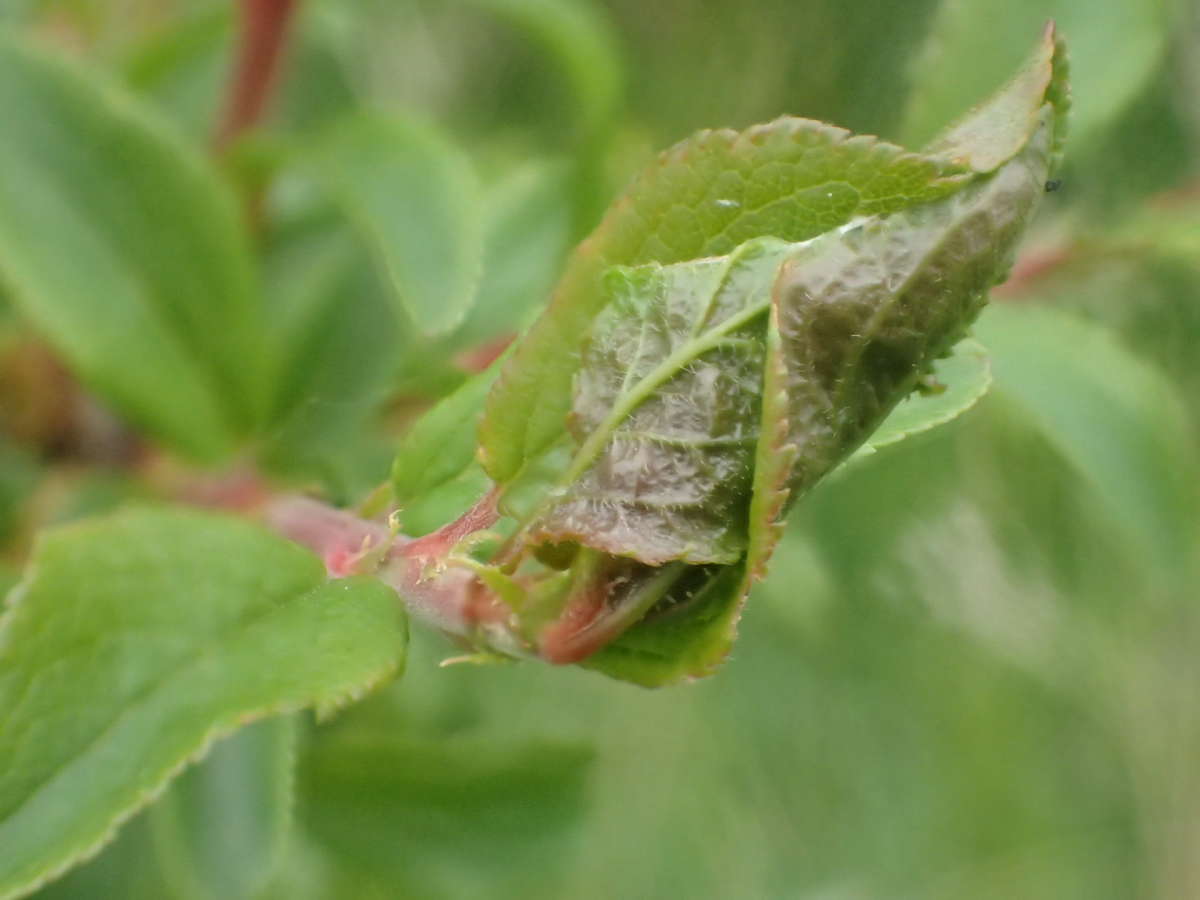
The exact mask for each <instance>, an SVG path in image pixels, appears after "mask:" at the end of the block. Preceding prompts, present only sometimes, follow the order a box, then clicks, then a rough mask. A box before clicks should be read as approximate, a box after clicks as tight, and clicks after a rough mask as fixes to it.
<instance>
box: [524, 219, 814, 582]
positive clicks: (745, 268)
mask: <svg viewBox="0 0 1200 900" xmlns="http://www.w3.org/2000/svg"><path fill="white" fill-rule="evenodd" d="M791 247H792V245H789V244H787V243H784V242H782V241H776V240H773V239H765V240H763V241H751V242H747V243H746V244H743V245H742V246H741V247H739V248H738V249H737V250H736V251H735V252H734V253H732V254H730V255H729V256H728V257H721V258H717V259H711V260H702V261H699V262H696V263H683V264H678V265H674V266H666V267H664V266H658V265H649V266H644V267H639V268H633V269H628V268H616V269H613V270H610V272H609V274H608V277H607V278H606V288H607V290H608V291H609V292H611V295H612V300H611V301H610V302H609V303H608V304H607V305H606V306H605V308H604V310H603V311H602V312H601V313H600V315H599V316H598V317H597V320H596V322H595V325H594V327H593V329H592V333H591V336H590V338H589V341H588V345H587V346H586V348H585V350H584V353H583V362H582V365H581V367H580V370H579V374H578V377H577V381H576V396H575V401H574V407H573V415H572V419H571V429H572V431H574V432H575V434H576V437H577V439H578V440H579V443H580V447H579V449H578V451H577V452H576V453H575V455H574V457H573V459H572V461H571V464H570V466H569V467H568V469H567V471H566V472H565V473H564V474H563V476H562V482H563V484H564V488H563V490H562V491H561V492H556V493H555V494H554V497H553V501H552V503H551V504H550V506H549V508H548V509H546V511H545V512H544V513H543V514H542V515H541V516H540V517H539V520H538V522H537V523H536V524H535V526H534V528H533V532H532V533H533V537H534V539H536V540H544V541H547V542H561V541H579V542H583V543H586V544H587V545H588V546H590V547H593V548H595V549H599V550H603V551H604V552H606V553H612V554H616V555H619V556H629V557H632V558H634V559H638V560H641V561H642V562H645V563H649V564H651V565H661V564H662V563H665V562H668V561H670V560H683V561H684V562H687V563H690V564H700V563H710V562H716V563H734V562H737V560H738V559H739V558H740V557H741V555H742V552H743V550H744V549H745V540H746V535H745V527H744V526H745V517H746V502H747V498H748V496H749V490H748V489H749V486H750V477H751V473H752V471H753V467H752V465H751V460H752V457H753V455H754V447H755V444H756V442H757V440H758V417H759V406H760V401H759V394H760V388H761V385H760V382H761V379H762V366H763V356H764V346H763V339H764V335H765V332H766V321H767V315H766V313H767V310H768V307H769V306H770V299H771V286H772V283H773V281H774V274H775V271H776V270H777V269H778V268H779V266H780V264H781V262H782V259H783V257H784V256H785V255H786V254H787V253H788V252H789V251H790V250H791Z"/></svg>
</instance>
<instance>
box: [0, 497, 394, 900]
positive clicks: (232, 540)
mask: <svg viewBox="0 0 1200 900" xmlns="http://www.w3.org/2000/svg"><path fill="white" fill-rule="evenodd" d="M405 636H406V633H405V626H404V623H403V620H402V619H401V618H400V614H399V612H398V610H397V607H396V603H395V597H394V595H393V594H392V592H391V591H389V590H388V589H387V588H385V587H383V586H382V585H380V584H379V583H378V582H375V581H372V580H368V579H348V580H343V581H336V582H331V583H329V582H326V580H325V571H324V567H323V566H322V565H321V564H320V562H319V561H318V560H317V559H316V558H315V557H313V556H312V555H311V554H310V553H308V552H306V551H304V550H303V549H301V548H299V547H297V546H295V545H293V544H290V543H288V542H287V541H285V540H283V539H282V538H278V537H275V536H272V535H270V534H268V533H266V532H264V531H261V530H260V529H258V528H257V527H254V526H252V525H249V524H246V523H244V522H241V521H239V520H235V519H230V518H227V517H224V516H218V515H213V514H208V513H200V512H184V511H178V512H177V511H166V510H164V511H150V510H147V511H136V512H129V513H125V514H121V515H117V516H114V517H111V518H108V519H99V520H93V521H89V522H85V523H81V524H79V525H75V526H69V527H66V528H62V529H59V530H57V531H53V532H49V533H47V534H46V535H45V536H44V537H43V539H42V541H41V542H40V543H39V545H38V547H37V550H36V552H35V554H34V557H33V560H32V563H31V566H30V569H29V572H28V574H27V576H26V579H25V581H24V582H22V583H21V585H19V586H18V587H17V588H16V589H15V591H14V593H13V594H12V595H10V608H9V609H8V610H7V612H6V613H5V615H4V618H3V619H2V620H0V897H5V898H8V897H16V896H20V895H23V894H25V893H27V892H29V891H31V890H33V889H34V888H35V887H37V886H38V885H39V884H42V883H44V882H45V881H47V880H49V879H52V878H54V877H56V876H57V875H59V874H61V873H62V872H63V871H64V870H66V869H67V868H69V867H70V866H72V865H74V864H75V863H77V862H79V861H80V860H82V859H86V858H87V857H88V856H90V855H92V854H93V853H95V852H96V851H97V850H98V849H99V848H100V847H101V846H103V844H104V843H105V842H106V841H108V840H109V839H110V838H111V837H112V835H113V833H114V831H115V829H116V828H117V827H118V826H119V825H120V824H121V823H122V822H124V821H125V820H126V819H127V818H129V816H131V815H132V814H133V813H134V812H136V811H137V810H138V809H139V808H141V807H142V806H144V805H145V804H146V803H147V802H149V801H150V800H151V799H153V797H154V796H155V795H156V794H157V793H158V792H159V791H161V790H162V788H163V786H164V785H165V784H166V783H167V781H168V780H169V779H170V778H171V777H172V775H174V774H176V773H177V772H178V771H179V770H180V769H181V768H182V767H183V766H184V765H185V764H186V763H187V762H188V761H189V760H191V759H193V758H195V757H196V756H197V755H199V754H202V753H203V752H204V751H205V750H206V749H207V748H208V746H209V745H210V744H211V743H212V742H213V741H214V740H216V739H217V738H219V737H221V736H223V735H225V734H227V733H229V732H231V731H233V730H235V729H236V728H237V727H238V726H240V725H243V724H245V723H246V722H248V721H251V720H253V719H255V718H260V717H263V716H267V715H273V714H278V713H281V712H285V711H290V710H296V709H300V708H302V707H305V706H311V705H316V706H317V707H318V708H321V709H332V708H334V707H336V706H337V705H339V704H340V703H342V702H344V701H345V700H347V699H348V698H350V697H353V696H356V695H358V694H361V693H362V692H363V691H364V690H367V689H369V688H370V687H371V686H372V685H374V684H377V683H378V682H380V681H381V680H382V679H384V678H386V677H389V676H390V675H392V674H393V673H394V672H395V671H396V669H397V667H398V665H399V664H400V661H401V659H402V658H403V651H404V642H405Z"/></svg>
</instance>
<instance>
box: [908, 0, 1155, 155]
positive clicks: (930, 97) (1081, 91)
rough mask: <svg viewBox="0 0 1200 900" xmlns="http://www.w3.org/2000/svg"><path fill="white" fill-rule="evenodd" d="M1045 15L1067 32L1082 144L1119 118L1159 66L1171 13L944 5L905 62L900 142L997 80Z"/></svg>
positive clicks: (1020, 4)
mask: <svg viewBox="0 0 1200 900" xmlns="http://www.w3.org/2000/svg"><path fill="white" fill-rule="evenodd" d="M1048 18H1052V19H1053V20H1054V21H1055V22H1056V23H1057V26H1058V27H1059V28H1061V30H1062V32H1063V34H1066V35H1069V36H1070V38H1071V71H1072V76H1071V80H1072V81H1073V82H1074V83H1075V84H1076V85H1077V87H1078V102H1077V103H1076V104H1075V106H1074V109H1073V111H1072V118H1073V122H1074V126H1073V127H1074V128H1075V129H1076V131H1077V133H1078V134H1080V135H1082V136H1083V143H1084V145H1085V146H1086V145H1087V144H1088V143H1090V142H1091V141H1094V140H1096V139H1097V138H1098V137H1099V136H1100V132H1102V131H1103V130H1104V129H1105V128H1106V127H1108V126H1111V125H1113V124H1115V123H1116V121H1117V119H1118V118H1119V117H1120V116H1121V114H1122V113H1123V112H1125V111H1126V110H1128V109H1129V107H1130V104H1131V103H1133V102H1135V101H1136V100H1137V98H1138V97H1139V96H1140V95H1141V93H1142V92H1143V91H1144V90H1145V87H1146V84H1147V82H1148V81H1149V80H1150V79H1151V78H1152V76H1153V75H1154V73H1155V71H1156V70H1157V69H1158V68H1159V67H1160V66H1161V65H1162V63H1163V58H1164V54H1165V48H1166V46H1167V45H1168V42H1169V38H1170V28H1171V19H1172V13H1171V12H1170V11H1169V9H1168V8H1166V7H1163V6H1159V5H1157V4H1153V3H1144V2H1142V0H1108V2H1105V3H1103V4H1099V5H1097V4H1095V3H1091V2H1089V0H1049V2H1046V0H971V2H969V3H942V4H940V5H939V7H938V10H937V13H936V15H935V16H934V19H933V22H932V27H931V28H930V29H929V34H928V38H927V39H926V45H925V47H924V48H922V50H921V52H920V53H918V54H915V55H914V59H913V61H912V66H911V77H910V87H911V91H910V95H909V96H910V100H909V102H908V104H907V109H906V110H905V116H904V125H903V129H902V132H901V133H902V137H903V140H904V141H905V143H907V144H909V145H911V146H920V145H921V144H923V143H925V142H926V141H928V140H931V139H932V138H934V137H935V136H936V135H937V134H938V133H939V132H940V131H941V129H942V128H944V127H945V124H946V122H948V121H951V120H953V119H954V118H956V117H957V116H959V115H960V114H961V113H962V112H963V111H964V110H966V109H967V108H968V107H970V106H971V104H972V103H975V102H976V101H977V99H978V98H979V97H981V96H983V94H984V93H985V92H986V91H988V90H989V89H991V87H992V86H993V85H995V84H996V83H997V82H998V81H1000V80H1001V79H1002V78H1004V77H1005V75H1006V73H1007V72H1009V71H1010V70H1011V68H1010V67H1012V66H1013V65H1015V64H1016V63H1017V62H1018V61H1019V60H1020V59H1021V58H1022V54H1023V53H1025V47H1026V46H1027V41H1028V40H1029V35H1030V34H1031V33H1033V31H1034V30H1035V29H1037V28H1038V27H1041V26H1042V25H1043V24H1044V23H1045V22H1046V20H1047V19H1048ZM1039 52H1040V51H1039ZM1056 68H1059V69H1061V60H1060V61H1058V62H1056Z"/></svg>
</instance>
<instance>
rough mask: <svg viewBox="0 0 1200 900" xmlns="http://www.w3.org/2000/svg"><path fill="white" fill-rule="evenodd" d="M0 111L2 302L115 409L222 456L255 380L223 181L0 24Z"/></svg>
mask: <svg viewBox="0 0 1200 900" xmlns="http://www.w3.org/2000/svg"><path fill="white" fill-rule="evenodd" d="M0 113H2V116H3V118H4V119H5V121H7V122H9V123H14V124H12V125H11V127H8V128H6V129H5V130H4V135H3V138H2V139H0V278H3V279H4V281H5V282H6V283H7V284H8V286H9V287H11V289H12V297H13V299H14V301H15V302H16V304H17V306H18V307H19V308H20V310H21V311H22V312H23V313H24V314H25V315H26V316H27V317H28V318H29V319H30V320H31V321H32V322H33V324H34V325H35V326H36V327H37V328H38V330H39V331H40V332H41V333H42V334H43V335H44V336H45V337H46V338H47V340H49V341H50V342H51V343H52V344H53V345H54V346H55V348H56V349H57V350H58V351H59V352H60V353H61V354H62V355H63V357H64V358H65V359H66V360H67V362H68V363H69V364H70V365H71V366H72V367H73V368H74V369H75V370H76V371H77V372H78V373H79V375H80V376H81V377H82V378H83V379H84V380H85V381H86V382H87V384H88V385H89V386H90V387H92V388H93V389H94V390H95V391H96V392H97V393H99V394H100V395H102V396H103V397H104V398H105V399H107V400H108V401H109V402H111V403H112V404H113V405H114V406H115V407H117V408H118V409H119V410H120V411H121V412H122V413H123V414H125V415H126V416H127V417H129V418H130V419H132V420H133V421H135V422H137V423H138V424H140V425H142V426H143V427H145V428H146V429H147V430H148V431H149V432H150V433H152V434H153V435H155V436H157V437H159V438H162V439H164V440H166V441H169V442H170V443H171V444H172V445H173V446H174V447H176V448H177V449H179V450H182V451H184V452H185V453H188V454H190V455H192V456H195V457H199V458H202V459H213V458H216V457H219V456H221V455H222V454H224V453H227V452H228V451H229V450H230V449H231V448H232V445H233V444H234V442H235V440H236V439H237V438H238V437H241V436H244V435H245V434H246V433H247V432H248V431H250V430H252V429H253V427H254V426H255V425H256V424H257V423H258V420H259V418H260V416H261V413H262V405H263V404H262V400H263V396H264V390H263V388H264V383H263V378H262V374H263V373H262V372H261V371H260V366H259V365H258V360H259V357H260V354H259V352H258V350H259V341H260V338H261V334H262V323H261V319H260V314H261V309H260V308H259V305H258V296H257V292H256V288H255V284H254V279H253V272H252V269H251V265H250V255H249V251H248V247H247V241H246V236H245V231H244V229H243V227H242V225H241V222H240V221H239V214H238V211H237V207H236V205H235V203H234V202H233V199H232V197H231V194H230V192H229V190H228V188H227V187H226V185H225V184H223V183H222V181H221V180H220V179H219V178H218V177H217V176H216V174H215V172H214V171H213V170H212V168H211V167H210V166H209V165H208V164H207V163H206V162H205V161H204V159H203V158H202V157H201V156H200V155H199V154H198V153H196V152H195V150H194V149H193V148H191V147H188V146H187V145H186V144H184V143H183V142H182V141H181V140H179V139H178V138H177V137H176V136H175V135H174V134H172V133H171V132H170V131H169V129H168V128H167V127H165V125H164V124H163V123H162V122H160V121H159V120H158V119H156V118H155V117H154V115H153V114H152V113H151V112H150V111H148V110H145V109H143V108H141V107H140V106H139V105H138V104H137V103H136V101H134V100H133V99H132V98H130V97H128V96H126V95H125V94H124V93H122V92H121V91H120V90H118V89H117V88H116V87H115V86H113V85H109V84H106V83H104V81H103V80H102V79H97V77H96V75H95V74H94V73H91V72H87V73H85V72H83V71H80V70H78V69H76V67H75V66H74V65H72V64H68V63H66V62H64V61H62V60H59V59H58V58H56V57H53V56H51V55H49V54H48V53H44V52H42V51H40V50H37V49H34V48H33V47H31V46H29V45H26V44H24V43H22V42H21V41H20V40H19V39H17V38H14V37H12V36H7V35H6V36H0ZM15 123H20V124H19V126H18V125H17V124H15Z"/></svg>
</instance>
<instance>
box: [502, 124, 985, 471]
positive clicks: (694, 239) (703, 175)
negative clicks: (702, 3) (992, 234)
mask: <svg viewBox="0 0 1200 900" xmlns="http://www.w3.org/2000/svg"><path fill="white" fill-rule="evenodd" d="M966 177H968V176H967V175H965V174H964V173H963V172H962V170H961V168H960V167H958V166H956V165H955V164H953V163H951V162H949V161H947V160H941V159H930V158H926V157H922V156H918V155H917V154H913V153H909V152H907V151H905V150H903V149H901V148H900V147H897V146H895V145H893V144H887V143H884V142H881V141H878V140H876V139H874V138H870V137H865V136H851V135H850V133H849V132H847V131H845V130H844V129H841V128H835V127H833V126H831V125H825V124H823V123H820V122H814V121H811V120H808V119H796V118H782V119H777V120H776V121H774V122H771V123H768V124H766V125H758V126H755V127H753V128H750V129H747V130H746V131H743V132H735V131H731V130H727V129H726V130H720V131H704V132H701V133H699V134H697V135H696V136H694V137H692V138H689V139H688V140H686V141H683V142H682V143H680V144H678V145H677V146H676V147H674V148H672V149H671V150H668V151H667V152H666V153H664V154H663V155H662V156H661V157H660V158H659V159H658V161H657V162H656V163H655V164H654V165H653V166H651V167H650V168H649V169H647V170H646V171H645V172H643V173H642V175H641V176H640V177H639V178H638V179H637V180H636V181H635V182H634V183H633V185H632V186H631V187H630V188H629V190H628V191H627V192H626V194H625V195H624V196H623V197H622V198H621V199H619V200H618V201H617V202H616V203H614V204H613V205H612V207H610V208H609V211H608V213H607V214H606V215H605V216H604V219H603V221H601V223H600V225H599V226H598V227H597V228H596V231H595V232H593V234H592V235H591V236H590V237H589V238H588V239H587V240H585V241H584V242H583V243H582V244H580V245H579V247H578V248H577V249H576V251H575V253H574V254H573V255H572V257H571V258H570V259H569V260H568V262H567V266H566V270H565V272H564V274H563V276H562V278H561V279H560V281H559V284H558V287H557V288H556V290H555V294H554V297H553V299H552V300H551V303H550V306H549V307H548V308H547V310H546V312H545V313H543V315H542V316H541V318H540V319H539V320H538V321H537V322H536V323H535V324H534V326H533V328H532V329H531V330H530V331H529V333H528V334H526V335H525V336H524V338H523V339H522V341H521V344H520V346H519V347H518V348H517V350H516V351H515V352H514V354H513V356H512V358H511V359H510V360H509V361H508V363H506V365H505V367H504V370H503V372H502V374H501V377H500V380H499V381H498V382H497V384H496V387H495V389H494V390H493V391H492V393H491V395H490V396H489V399H488V407H487V413H486V415H485V418H484V422H483V426H482V428H481V432H480V434H481V444H482V447H481V452H482V459H483V463H484V467H485V468H486V470H487V472H488V474H489V475H490V476H491V477H492V478H493V479H494V480H495V481H496V482H498V483H501V484H503V483H507V482H509V481H511V480H513V479H514V478H515V477H516V476H517V475H518V474H519V472H520V470H521V469H522V468H523V467H524V466H525V465H526V464H527V463H529V462H530V461H531V459H533V458H534V457H536V456H537V455H539V454H540V453H541V452H543V451H544V450H545V449H546V448H547V447H548V446H550V445H551V444H553V443H554V442H555V441H556V440H557V439H558V437H559V435H560V434H561V432H562V427H563V422H564V420H565V417H566V415H567V412H568V410H569V407H570V403H571V380H572V378H573V377H574V375H575V372H576V370H577V368H578V363H579V357H578V351H577V350H576V347H577V345H578V340H579V336H580V335H581V334H583V333H585V332H586V331H587V329H588V328H589V327H590V326H591V323H592V320H593V319H594V318H595V316H596V314H597V313H598V312H599V309H600V308H601V306H602V305H603V302H604V293H603V290H602V279H603V274H604V272H605V271H606V270H607V269H609V268H611V267H612V266H615V265H626V266H629V265H640V264H643V263H651V262H657V263H661V264H663V265H668V264H671V263H675V262H684V261H689V260H695V259H700V258H702V257H706V256H719V255H725V254H728V253H730V252H732V251H733V250H734V249H735V248H736V247H738V246H739V245H741V244H743V243H745V242H746V241H748V240H751V239H753V238H756V237H766V236H770V237H776V238H779V239H780V240H786V241H802V240H806V239H808V238H812V237H815V236H817V235H819V234H821V233H823V232H825V231H828V230H829V229H832V228H836V227H838V226H840V225H843V224H845V223H846V222H848V221H849V220H850V219H852V218H854V217H855V216H864V215H876V214H884V213H888V212H892V211H895V210H897V209H900V208H903V207H904V206H907V205H909V204H912V203H921V202H928V201H931V200H934V199H937V198H938V197H943V196H946V195H947V194H949V193H952V192H953V191H954V190H956V189H957V188H959V187H961V185H962V184H963V182H964V179H965V178H966Z"/></svg>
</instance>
